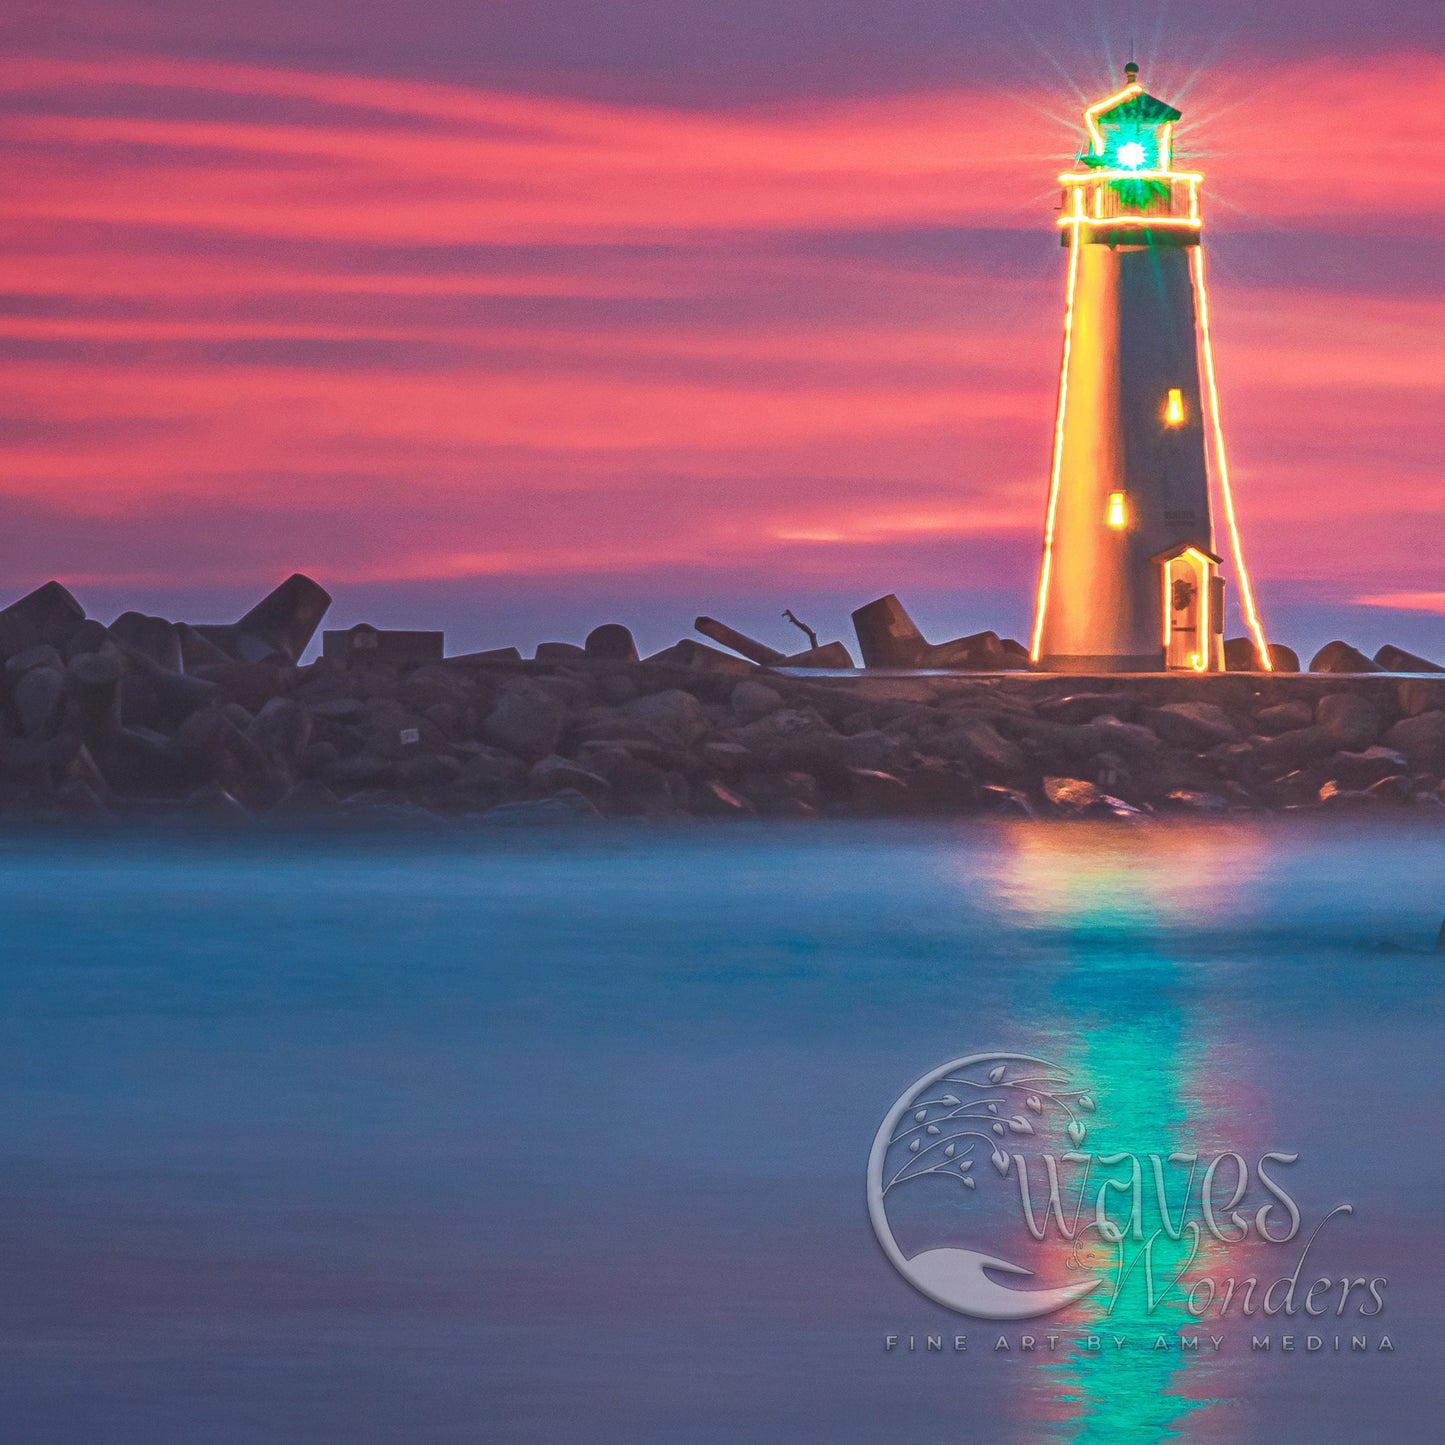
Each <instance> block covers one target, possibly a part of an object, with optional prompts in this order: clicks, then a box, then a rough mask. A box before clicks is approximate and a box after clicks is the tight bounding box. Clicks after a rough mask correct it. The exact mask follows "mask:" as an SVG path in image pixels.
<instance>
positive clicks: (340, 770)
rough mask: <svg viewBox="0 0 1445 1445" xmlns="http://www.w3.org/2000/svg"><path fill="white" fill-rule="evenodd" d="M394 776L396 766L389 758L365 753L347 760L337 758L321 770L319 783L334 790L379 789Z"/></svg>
mask: <svg viewBox="0 0 1445 1445" xmlns="http://www.w3.org/2000/svg"><path fill="white" fill-rule="evenodd" d="M395 776H396V764H395V763H394V762H392V761H391V760H390V759H389V758H377V757H372V756H370V755H369V754H367V753H356V754H354V755H353V756H351V757H349V758H337V759H336V761H335V762H332V763H327V764H326V765H325V767H323V768H322V769H321V781H322V782H323V783H329V784H330V785H331V786H332V787H334V788H343V789H351V788H379V787H384V786H385V785H386V784H387V783H389V782H391V781H392V779H393V778H394V777H395Z"/></svg>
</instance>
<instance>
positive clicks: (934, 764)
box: [898, 758, 978, 813]
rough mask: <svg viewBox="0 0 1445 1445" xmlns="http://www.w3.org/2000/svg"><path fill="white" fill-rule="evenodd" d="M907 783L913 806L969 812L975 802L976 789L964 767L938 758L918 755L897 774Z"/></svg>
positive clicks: (948, 811)
mask: <svg viewBox="0 0 1445 1445" xmlns="http://www.w3.org/2000/svg"><path fill="white" fill-rule="evenodd" d="M898 776H899V777H901V778H902V779H903V781H904V782H905V783H907V784H908V796H909V798H910V800H911V801H912V803H913V805H914V807H916V808H918V809H920V810H921V811H923V812H930V813H963V812H970V811H972V810H973V808H974V807H975V806H976V805H977V803H978V789H977V786H976V785H975V783H974V780H973V775H972V774H971V773H970V772H969V771H968V769H967V768H964V767H961V766H958V765H957V764H949V763H946V762H944V761H943V759H941V758H920V759H919V760H918V762H917V763H916V764H915V765H914V766H912V767H909V768H905V769H904V770H903V771H901V772H900V773H899V774H898Z"/></svg>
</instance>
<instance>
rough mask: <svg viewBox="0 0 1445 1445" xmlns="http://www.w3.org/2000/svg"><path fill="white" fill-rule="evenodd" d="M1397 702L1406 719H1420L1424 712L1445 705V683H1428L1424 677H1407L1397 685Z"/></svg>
mask: <svg viewBox="0 0 1445 1445" xmlns="http://www.w3.org/2000/svg"><path fill="white" fill-rule="evenodd" d="M1395 700H1396V702H1398V703H1399V705H1400V712H1401V714H1402V715H1403V716H1405V717H1418V716H1419V715H1420V714H1421V713H1422V712H1429V711H1430V710H1431V709H1432V708H1436V707H1440V706H1441V705H1442V704H1445V682H1441V683H1437V682H1434V681H1427V680H1426V679H1425V678H1423V677H1407V678H1406V679H1405V680H1404V681H1403V682H1397V683H1396V684H1395Z"/></svg>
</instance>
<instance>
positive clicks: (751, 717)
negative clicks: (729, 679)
mask: <svg viewBox="0 0 1445 1445" xmlns="http://www.w3.org/2000/svg"><path fill="white" fill-rule="evenodd" d="M728 705H729V706H730V707H731V708H732V710H733V712H734V713H736V714H737V716H738V717H739V718H740V719H741V720H742V721H743V722H756V721H757V720H758V719H759V718H762V717H767V715H768V714H769V713H772V712H777V710H778V709H779V708H780V707H782V705H783V695H782V694H781V693H780V692H778V691H776V690H775V689H773V688H771V687H769V686H768V685H767V683H765V682H755V681H753V680H752V679H748V680H747V681H745V682H740V683H738V685H737V686H736V687H735V688H733V690H732V692H731V694H729V697H728Z"/></svg>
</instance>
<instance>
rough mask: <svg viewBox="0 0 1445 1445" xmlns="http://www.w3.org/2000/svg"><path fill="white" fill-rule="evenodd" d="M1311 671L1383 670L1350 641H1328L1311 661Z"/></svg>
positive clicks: (1349, 671)
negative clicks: (1352, 645)
mask: <svg viewBox="0 0 1445 1445" xmlns="http://www.w3.org/2000/svg"><path fill="white" fill-rule="evenodd" d="M1310 671H1311V672H1346V673H1351V672H1383V671H1384V669H1383V668H1382V667H1380V666H1379V665H1378V664H1376V663H1373V662H1371V661H1370V659H1369V658H1368V657H1366V656H1365V654H1364V653H1363V652H1361V651H1359V649H1358V648H1354V647H1351V646H1350V644H1349V643H1348V642H1327V643H1325V645H1324V646H1323V647H1322V648H1320V650H1319V651H1318V652H1317V653H1315V655H1314V658H1313V660H1312V661H1311V662H1310Z"/></svg>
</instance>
